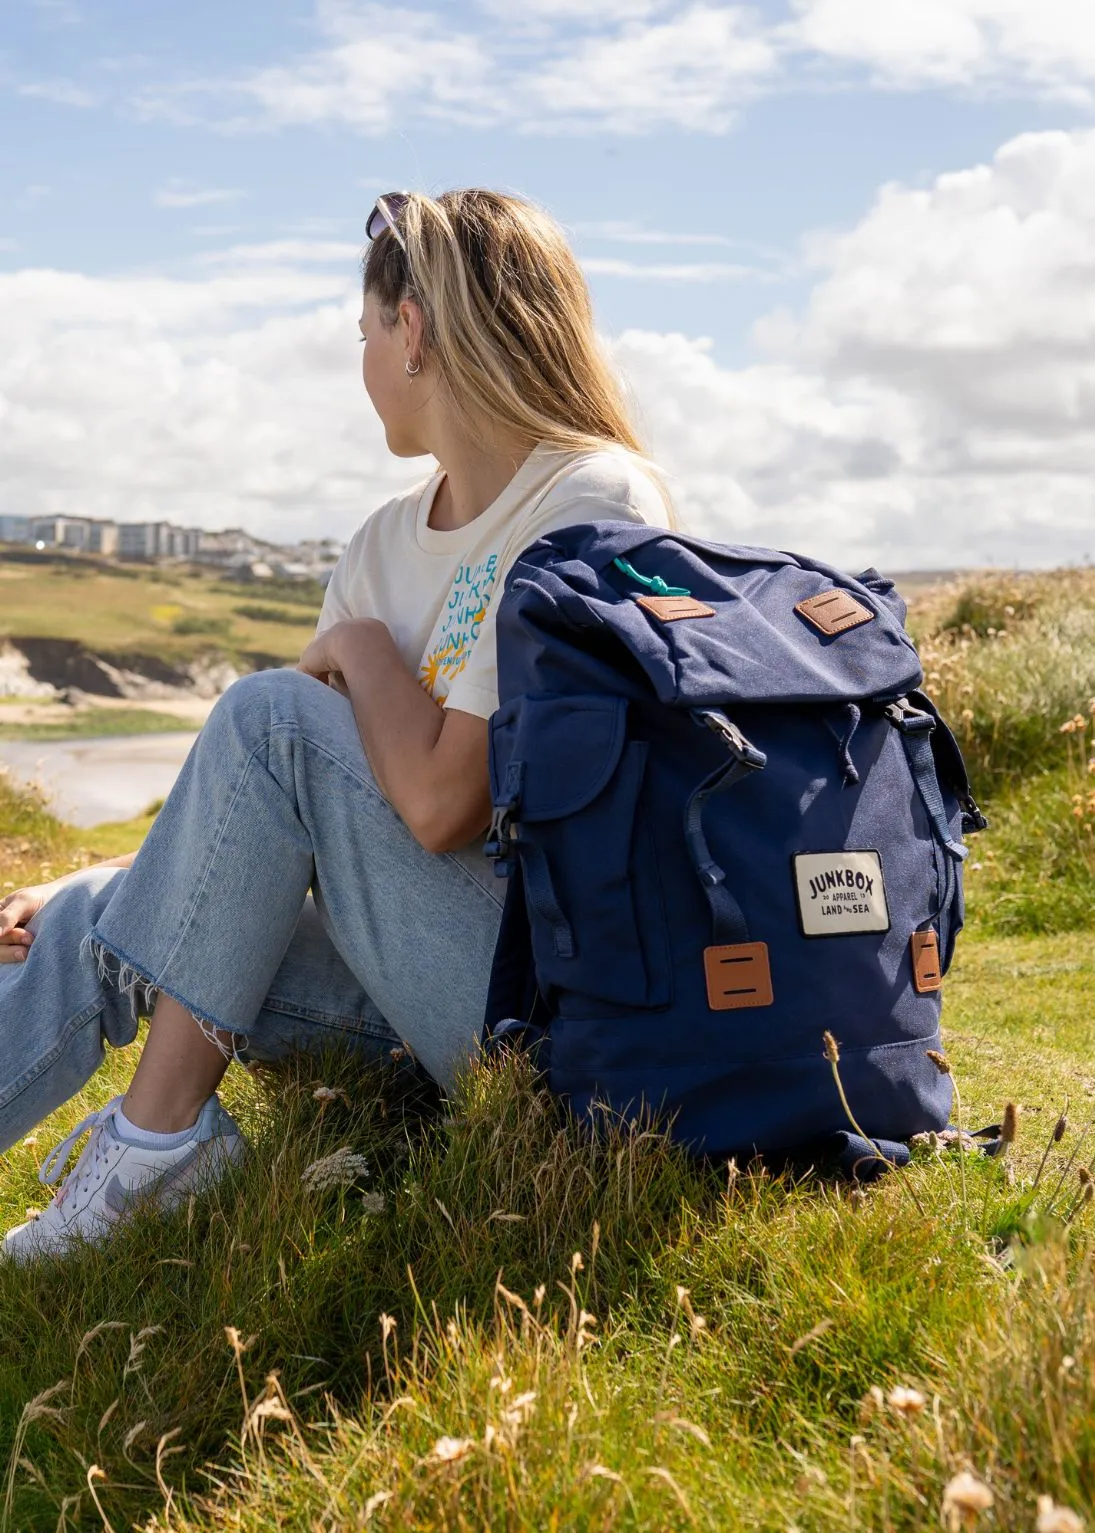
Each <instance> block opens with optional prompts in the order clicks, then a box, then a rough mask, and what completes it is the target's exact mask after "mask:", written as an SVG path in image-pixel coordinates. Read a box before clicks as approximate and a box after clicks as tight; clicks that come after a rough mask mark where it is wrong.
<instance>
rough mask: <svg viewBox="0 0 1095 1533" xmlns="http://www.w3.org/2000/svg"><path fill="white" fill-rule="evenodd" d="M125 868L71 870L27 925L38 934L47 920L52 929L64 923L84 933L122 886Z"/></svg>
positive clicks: (79, 933)
mask: <svg viewBox="0 0 1095 1533" xmlns="http://www.w3.org/2000/svg"><path fill="white" fill-rule="evenodd" d="M125 875H126V869H125V868H109V867H95V868H84V869H83V870H82V871H81V872H79V873H71V874H69V875H68V877H67V878H66V880H65V882H64V883H63V884H62V886H61V888H60V889H58V890H57V892H56V894H54V895H53V896H52V897H51V898H50V899H48V900H47V901H46V903H45V904H44V905H43V906H42V908H41V910H40V911H39V912H38V914H37V915H36V916H33V917H32V918H31V920H30V921H29V922H28V923H27V929H28V930H29V931H31V932H32V933H34V935H35V936H36V937H37V936H38V934H39V932H40V931H41V929H42V928H43V927H44V926H45V925H46V924H47V923H48V925H49V927H50V928H51V929H53V928H55V927H58V926H60V925H61V924H64V925H65V926H66V927H70V928H71V931H72V933H73V936H74V937H75V936H77V935H78V936H79V937H80V939H81V940H82V938H83V937H85V936H86V935H87V933H88V932H89V931H90V930H91V928H92V927H93V926H94V925H95V922H96V921H97V920H98V919H99V917H100V915H101V914H102V913H103V911H104V910H105V909H106V907H107V906H108V905H109V904H110V901H111V900H112V899H113V898H114V895H115V894H116V893H117V892H118V890H119V889H120V888H121V886H122V882H123V880H124V878H125Z"/></svg>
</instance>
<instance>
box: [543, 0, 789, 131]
mask: <svg viewBox="0 0 1095 1533" xmlns="http://www.w3.org/2000/svg"><path fill="white" fill-rule="evenodd" d="M776 63H777V61H776V55H775V51H774V49H773V47H772V45H771V43H770V42H769V41H768V40H767V39H766V38H765V36H764V35H763V32H762V30H761V28H760V26H759V25H758V23H757V21H756V19H755V17H754V15H753V13H752V12H751V11H747V10H745V9H744V8H743V7H740V6H719V5H708V4H698V5H692V6H689V8H688V9H687V10H685V11H683V12H681V13H680V14H679V15H676V16H674V17H672V18H671V19H670V20H667V21H661V22H655V23H652V24H651V25H648V26H636V27H628V28H624V29H623V30H621V31H620V32H618V33H616V34H614V35H605V36H602V37H597V38H587V39H584V40H582V41H581V42H579V43H578V45H577V46H575V47H571V48H570V49H568V50H564V51H562V52H561V53H560V56H559V57H558V58H557V59H556V60H554V61H549V62H546V63H544V64H541V65H540V67H538V68H536V69H534V70H532V71H530V72H529V75H528V77H527V79H526V80H525V81H524V82H523V90H522V96H523V97H526V98H527V100H528V102H529V103H530V107H531V111H530V113H529V116H528V118H527V119H526V126H528V127H537V128H539V127H547V126H549V125H550V126H553V127H564V126H568V127H571V128H581V127H583V126H586V125H589V124H591V123H594V122H595V123H596V124H597V126H598V127H599V128H600V129H601V130H602V131H605V130H607V131H609V132H617V133H638V132H649V131H650V130H651V129H653V128H659V127H664V126H666V125H670V124H671V125H672V126H674V127H678V128H688V129H693V130H698V131H702V132H708V133H720V132H724V131H725V130H726V129H727V128H728V127H729V126H730V124H731V122H732V121H733V119H734V116H735V114H736V113H737V111H738V109H739V108H740V107H741V105H742V104H743V103H744V102H745V101H747V100H750V99H752V97H753V96H754V95H755V94H756V92H757V89H758V87H759V85H760V83H761V82H762V81H764V80H765V79H766V78H768V77H770V76H773V75H774V74H775V72H776Z"/></svg>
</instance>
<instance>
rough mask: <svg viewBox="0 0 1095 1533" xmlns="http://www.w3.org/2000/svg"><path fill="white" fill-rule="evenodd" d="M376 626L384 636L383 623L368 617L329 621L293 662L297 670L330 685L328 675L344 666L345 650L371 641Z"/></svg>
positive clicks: (361, 646)
mask: <svg viewBox="0 0 1095 1533" xmlns="http://www.w3.org/2000/svg"><path fill="white" fill-rule="evenodd" d="M378 630H380V631H382V632H383V634H384V636H385V637H387V633H388V630H387V628H386V627H385V625H384V624H383V623H382V622H380V621H379V619H377V618H372V617H357V618H345V619H343V621H342V622H340V623H332V624H331V626H330V628H325V629H324V630H323V632H322V633H320V634H317V635H316V637H315V638H314V639H313V640H312V642H311V643H310V644H309V645H308V647H307V648H306V649H305V651H304V653H303V655H301V657H300V659H299V660H298V662H297V670H298V671H304V673H305V674H306V675H308V676H314V677H315V678H316V680H317V681H325V682H327V683H328V685H330V678H331V676H332V675H337V674H339V673H340V672H342V671H344V670H345V668H346V667H345V655H346V653H347V651H348V650H350V651H355V650H358V649H361V648H363V647H364V646H366V645H368V644H369V643H370V642H372V641H374V640H375V638H376V637H377V631H378Z"/></svg>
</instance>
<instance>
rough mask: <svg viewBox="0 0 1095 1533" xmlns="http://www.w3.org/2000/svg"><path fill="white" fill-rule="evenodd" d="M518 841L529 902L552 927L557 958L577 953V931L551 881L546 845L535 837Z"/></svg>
mask: <svg viewBox="0 0 1095 1533" xmlns="http://www.w3.org/2000/svg"><path fill="white" fill-rule="evenodd" d="M515 845H516V846H517V848H518V850H519V851H520V853H521V863H522V866H523V869H524V875H525V894H526V896H527V898H528V903H529V905H530V906H531V907H532V909H533V910H534V911H535V912H536V914H537V915H538V916H539V917H540V919H541V920H542V921H546V922H547V924H548V926H549V927H550V928H551V941H552V946H553V947H554V949H555V956H556V958H573V957H574V933H573V931H572V930H571V926H570V922H569V921H568V920H567V918H566V916H565V915H564V914H563V911H562V907H561V906H560V904H559V901H558V899H557V898H556V894H555V886H554V885H553V884H552V882H551V870H550V869H549V867H548V865H547V858H546V857H545V856H544V853H543V848H542V847H539V846H537V845H536V844H535V843H534V842H532V841H522V840H521V839H520V838H519V837H518V840H517V841H516V843H515Z"/></svg>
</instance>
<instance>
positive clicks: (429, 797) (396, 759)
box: [299, 618, 491, 852]
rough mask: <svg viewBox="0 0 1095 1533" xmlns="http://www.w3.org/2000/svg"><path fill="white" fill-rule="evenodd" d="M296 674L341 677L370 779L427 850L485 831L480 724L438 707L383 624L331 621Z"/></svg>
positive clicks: (486, 795)
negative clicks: (371, 774) (334, 673)
mask: <svg viewBox="0 0 1095 1533" xmlns="http://www.w3.org/2000/svg"><path fill="white" fill-rule="evenodd" d="M299 668H300V669H301V670H302V671H307V672H308V674H309V675H311V676H316V677H318V679H319V680H321V681H326V680H327V679H328V677H329V676H330V674H331V673H332V672H339V673H341V676H342V680H343V681H344V683H345V686H346V690H347V692H348V694H349V697H350V702H351V703H352V705H353V710H354V717H355V719H356V720H357V727H358V732H359V734H360V735H361V740H362V744H363V745H364V747H365V753H366V755H367V756H368V758H369V765H370V766H371V767H372V769H373V773H374V775H375V777H376V780H377V782H378V783H379V785H380V787H381V789H382V790H383V792H384V794H385V796H386V797H387V799H388V800H389V802H390V803H391V804H392V806H393V808H394V809H395V810H396V812H397V813H398V814H399V816H400V818H401V819H402V820H403V821H404V823H405V824H406V825H407V827H408V829H409V830H410V832H411V834H412V835H413V836H414V838H415V840H416V841H418V842H419V843H420V844H421V845H422V846H424V847H425V848H426V850H427V851H428V852H451V851H455V850H456V849H457V848H458V847H461V846H466V845H467V843H468V842H469V841H471V840H472V839H473V837H474V836H475V835H476V834H477V833H478V832H480V831H483V830H485V829H486V826H487V825H488V824H489V822H490V810H491V802H490V782H489V778H488V775H487V721H486V719H481V718H477V717H476V716H475V715H474V714H470V713H461V712H459V711H457V710H454V711H453V712H451V713H449V712H446V710H445V709H443V708H441V707H439V706H438V704H437V703H435V702H434V700H433V698H432V697H430V695H429V694H428V693H427V692H426V691H424V690H423V688H422V687H421V686H420V685H419V683H418V680H417V678H416V677H415V676H414V675H412V673H411V672H410V670H408V668H407V666H406V664H405V662H404V660H403V657H402V655H401V654H400V653H399V650H398V649H397V648H396V644H395V640H394V639H393V638H392V636H391V634H390V633H389V631H388V629H387V627H386V625H385V624H384V623H381V622H378V621H377V620H375V619H373V618H358V619H354V620H351V621H344V622H340V623H335V624H334V625H333V626H332V627H330V628H328V629H326V630H325V631H324V632H323V633H322V634H319V635H318V636H317V637H316V638H315V639H313V641H312V642H311V644H309V645H308V648H307V649H306V650H305V651H304V654H303V655H302V656H301V660H300V667H299Z"/></svg>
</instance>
